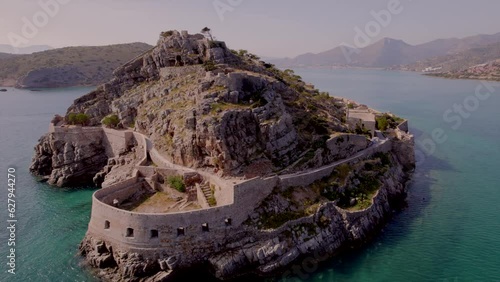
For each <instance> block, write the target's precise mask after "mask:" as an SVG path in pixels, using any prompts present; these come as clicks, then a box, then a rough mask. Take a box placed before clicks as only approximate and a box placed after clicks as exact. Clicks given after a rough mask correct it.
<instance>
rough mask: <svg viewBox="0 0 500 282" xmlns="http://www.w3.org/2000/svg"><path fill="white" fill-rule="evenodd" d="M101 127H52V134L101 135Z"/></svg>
mask: <svg viewBox="0 0 500 282" xmlns="http://www.w3.org/2000/svg"><path fill="white" fill-rule="evenodd" d="M102 132H103V130H102V127H83V126H78V125H70V126H54V127H53V132H52V133H64V134H91V133H102Z"/></svg>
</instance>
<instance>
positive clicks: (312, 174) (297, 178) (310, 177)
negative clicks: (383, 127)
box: [280, 140, 392, 189]
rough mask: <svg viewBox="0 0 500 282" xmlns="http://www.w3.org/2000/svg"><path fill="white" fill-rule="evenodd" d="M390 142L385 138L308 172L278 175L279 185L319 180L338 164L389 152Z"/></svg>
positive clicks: (285, 186)
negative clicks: (377, 143) (361, 150)
mask: <svg viewBox="0 0 500 282" xmlns="http://www.w3.org/2000/svg"><path fill="white" fill-rule="evenodd" d="M391 144H392V143H391V141H390V140H387V141H385V142H384V143H382V144H379V145H374V146H373V147H370V148H368V149H366V150H364V151H363V152H360V153H358V154H356V155H354V156H352V157H350V158H348V159H345V160H342V161H339V162H335V163H333V164H331V165H327V166H324V167H322V168H319V169H315V170H312V171H308V172H304V173H300V174H296V175H288V176H282V177H280V180H281V181H280V184H281V185H280V187H281V188H282V189H286V188H288V187H293V186H307V185H310V184H312V183H313V182H315V181H317V180H320V179H322V178H324V177H327V176H329V175H330V174H332V172H333V169H334V168H335V167H336V166H338V165H340V164H344V163H353V162H357V161H358V160H360V159H363V158H366V157H368V156H370V155H372V154H374V153H377V152H384V153H386V152H389V151H390V150H391V148H392V147H391Z"/></svg>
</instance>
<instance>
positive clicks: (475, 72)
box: [402, 43, 500, 80]
mask: <svg viewBox="0 0 500 282" xmlns="http://www.w3.org/2000/svg"><path fill="white" fill-rule="evenodd" d="M402 69H405V70H411V71H423V70H425V69H427V70H429V69H430V70H431V72H430V73H428V75H433V76H439V77H445V78H467V79H485V80H500V43H494V44H490V45H486V46H482V47H476V48H471V49H469V50H466V51H462V52H458V53H456V54H453V55H446V56H438V57H434V58H430V59H427V60H423V61H419V62H417V63H414V64H410V65H407V66H404V67H402Z"/></svg>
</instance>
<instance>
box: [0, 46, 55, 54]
mask: <svg viewBox="0 0 500 282" xmlns="http://www.w3.org/2000/svg"><path fill="white" fill-rule="evenodd" d="M50 49H54V48H53V47H51V46H48V45H33V46H26V47H19V48H16V47H13V46H10V45H7V44H0V53H10V54H32V53H35V52H42V51H47V50H50Z"/></svg>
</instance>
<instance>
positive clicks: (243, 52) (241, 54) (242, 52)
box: [238, 50, 248, 57]
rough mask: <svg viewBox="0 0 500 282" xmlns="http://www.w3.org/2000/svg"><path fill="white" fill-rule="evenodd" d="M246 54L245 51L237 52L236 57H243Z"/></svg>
mask: <svg viewBox="0 0 500 282" xmlns="http://www.w3.org/2000/svg"><path fill="white" fill-rule="evenodd" d="M246 54H248V51H247V50H239V51H238V55H239V56H240V57H244V56H245V55H246Z"/></svg>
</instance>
